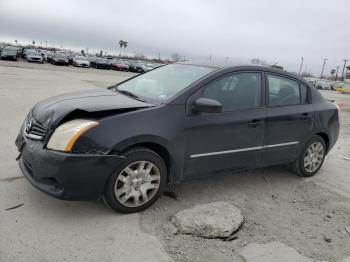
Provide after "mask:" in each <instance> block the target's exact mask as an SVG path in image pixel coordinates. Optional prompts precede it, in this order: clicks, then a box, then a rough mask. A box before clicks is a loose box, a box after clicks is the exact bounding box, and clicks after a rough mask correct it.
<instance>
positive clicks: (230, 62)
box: [178, 59, 270, 68]
mask: <svg viewBox="0 0 350 262" xmlns="http://www.w3.org/2000/svg"><path fill="white" fill-rule="evenodd" d="M178 64H184V65H197V66H207V67H214V68H229V67H237V66H254V67H260V68H261V67H265V68H270V66H262V65H257V64H253V63H251V62H247V61H242V60H236V59H227V60H221V59H212V60H193V61H184V62H178Z"/></svg>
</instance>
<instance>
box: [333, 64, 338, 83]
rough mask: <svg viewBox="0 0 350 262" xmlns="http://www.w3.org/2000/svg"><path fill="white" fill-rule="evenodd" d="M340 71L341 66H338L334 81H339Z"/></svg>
mask: <svg viewBox="0 0 350 262" xmlns="http://www.w3.org/2000/svg"><path fill="white" fill-rule="evenodd" d="M338 70H339V66H337V72H336V73H335V79H334V81H337V79H338Z"/></svg>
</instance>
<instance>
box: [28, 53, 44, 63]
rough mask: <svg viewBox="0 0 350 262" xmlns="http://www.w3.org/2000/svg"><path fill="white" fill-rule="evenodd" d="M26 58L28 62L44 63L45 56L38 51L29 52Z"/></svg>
mask: <svg viewBox="0 0 350 262" xmlns="http://www.w3.org/2000/svg"><path fill="white" fill-rule="evenodd" d="M26 59H27V61H28V62H35V63H41V64H42V63H44V57H43V56H42V55H41V53H38V52H27V53H26Z"/></svg>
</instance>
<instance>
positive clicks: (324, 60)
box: [321, 58, 328, 79]
mask: <svg viewBox="0 0 350 262" xmlns="http://www.w3.org/2000/svg"><path fill="white" fill-rule="evenodd" d="M327 60H328V59H327V58H324V59H323V66H322V72H321V79H322V76H323V70H324V66H325V65H326V61H327Z"/></svg>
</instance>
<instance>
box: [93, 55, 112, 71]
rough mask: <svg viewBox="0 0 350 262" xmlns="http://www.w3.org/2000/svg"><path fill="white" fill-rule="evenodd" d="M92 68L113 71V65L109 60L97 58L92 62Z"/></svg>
mask: <svg viewBox="0 0 350 262" xmlns="http://www.w3.org/2000/svg"><path fill="white" fill-rule="evenodd" d="M90 67H93V68H96V69H108V70H109V69H111V63H110V61H108V60H107V59H103V58H97V59H95V60H93V61H91V62H90Z"/></svg>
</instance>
